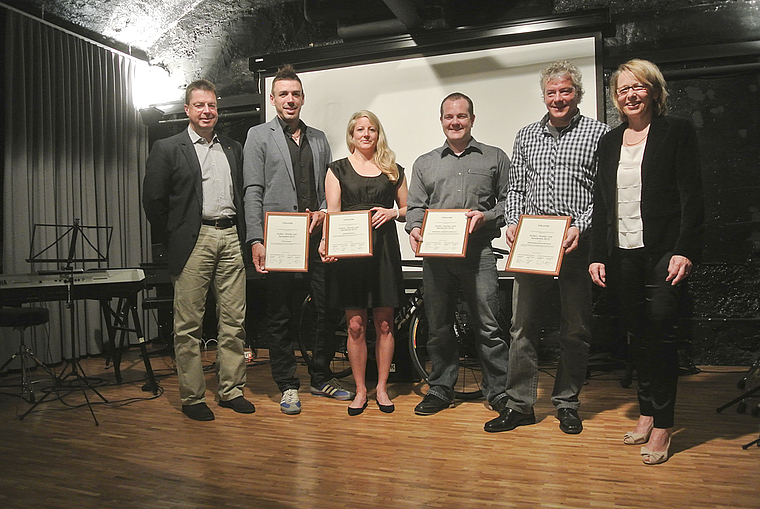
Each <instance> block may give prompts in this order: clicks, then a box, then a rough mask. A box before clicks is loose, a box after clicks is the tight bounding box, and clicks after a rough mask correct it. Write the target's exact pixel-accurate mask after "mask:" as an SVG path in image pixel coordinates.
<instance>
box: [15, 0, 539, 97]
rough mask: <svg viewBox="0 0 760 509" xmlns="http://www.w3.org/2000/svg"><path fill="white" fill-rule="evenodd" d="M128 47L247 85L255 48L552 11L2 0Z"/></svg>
mask: <svg viewBox="0 0 760 509" xmlns="http://www.w3.org/2000/svg"><path fill="white" fill-rule="evenodd" d="M5 1H6V2H7V3H8V4H9V5H11V6H16V7H19V8H21V9H23V10H26V11H29V12H33V13H35V14H37V15H40V14H41V15H42V17H43V18H44V19H46V20H48V21H51V22H53V23H56V22H57V21H62V22H63V23H64V24H67V23H70V24H71V26H72V27H75V28H76V27H80V28H82V29H83V30H84V31H85V32H90V33H93V34H97V35H99V36H101V37H103V38H104V39H105V40H106V41H113V42H114V43H115V44H117V45H123V47H125V48H128V50H127V51H128V52H132V53H133V54H139V55H141V56H144V57H146V58H147V59H148V60H149V61H150V62H151V63H152V64H154V65H157V66H160V67H162V68H163V69H165V70H166V71H167V72H168V73H169V74H170V75H172V76H174V77H175V78H176V79H177V80H178V81H181V82H185V83H187V82H188V81H190V80H192V79H197V78H200V77H203V78H208V79H212V80H215V81H221V82H223V83H224V84H225V85H226V86H227V87H231V88H232V89H233V91H234V89H235V88H248V87H249V85H250V82H251V80H252V79H253V77H252V76H250V73H249V71H248V69H247V59H248V57H250V56H253V55H260V54H268V53H274V52H279V51H286V50H292V49H299V48H303V47H308V46H310V45H314V44H317V45H322V44H336V43H340V42H341V41H345V40H349V39H354V38H362V37H371V36H377V35H380V34H386V35H387V34H392V33H402V32H403V33H412V34H415V33H429V32H431V31H440V30H447V29H454V28H456V27H462V26H477V25H482V24H487V23H494V22H497V21H504V20H509V19H519V18H524V17H530V16H542V15H546V14H549V13H551V11H552V5H553V1H552V0H469V1H461V0H360V1H359V0H235V1H229V0H205V1H203V2H200V1H198V0H139V1H136V0H5Z"/></svg>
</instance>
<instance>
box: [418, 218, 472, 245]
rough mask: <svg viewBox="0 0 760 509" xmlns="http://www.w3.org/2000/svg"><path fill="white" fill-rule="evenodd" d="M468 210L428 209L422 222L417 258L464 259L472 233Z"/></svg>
mask: <svg viewBox="0 0 760 509" xmlns="http://www.w3.org/2000/svg"><path fill="white" fill-rule="evenodd" d="M467 212H469V210H468V209H428V210H426V211H425V218H424V219H423V221H422V230H421V232H420V233H421V234H422V242H420V243H419V245H418V246H417V252H416V254H417V256H455V257H463V256H464V255H465V253H466V252H467V240H468V238H469V231H470V218H469V217H467Z"/></svg>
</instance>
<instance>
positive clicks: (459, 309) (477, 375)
mask: <svg viewBox="0 0 760 509" xmlns="http://www.w3.org/2000/svg"><path fill="white" fill-rule="evenodd" d="M493 250H494V253H495V254H496V256H497V258H500V257H502V256H504V255H505V254H507V252H506V251H504V250H502V249H499V248H495V247H494V248H493ZM403 264H404V265H405V266H407V267H420V266H421V265H422V262H421V261H420V260H405V261H404V262H403ZM420 275H421V273H420ZM334 312H338V313H340V314H341V315H343V316H342V317H341V319H340V320H339V321H338V323H339V325H338V327H337V328H336V332H335V334H336V337H337V342H336V344H337V348H336V352H335V356H334V358H333V361H332V365H331V367H332V369H333V374H334V375H335V376H336V377H337V378H343V377H346V376H348V375H349V374H351V366H350V364H349V361H348V354H347V351H346V340H347V338H348V334H347V332H346V320H345V315H344V314H343V313H342V311H334ZM468 312H469V310H468V308H467V304H466V302H465V301H464V300H463V299H462V297H461V295H460V296H458V297H457V303H456V306H455V310H454V323H453V324H452V328H453V331H454V336H455V337H456V340H457V345H458V349H459V376H458V378H457V383H456V385H455V387H454V395H455V396H456V398H457V399H462V400H472V399H478V398H481V397H482V396H483V392H482V389H481V380H482V373H481V369H482V368H481V364H480V359H479V357H478V353H477V348H476V345H477V340H476V338H475V337H474V333H473V331H472V328H471V327H470V325H469V324H468V318H467V315H468ZM313 316H314V304H313V301H312V298H311V295H307V296H306V298H305V299H304V301H303V304H302V306H301V318H300V321H299V334H298V342H299V349H300V351H301V356H302V358H303V360H304V361H305V362H306V363H307V364H308V365H309V366H313V362H314V361H313V355H312V351H313V344H314V334H313V332H314V330H313V327H310V324H311V323H312V322H313ZM368 318H369V320H368V324H367V352H368V356H369V359H368V361H369V360H370V359H372V358H373V356H372V355H373V352H374V348H373V347H372V345H374V338H375V331H374V327H373V326H372V323H371V313H369V314H368ZM497 320H498V321H499V325H500V326H501V328H502V330H503V331H504V334H505V336H506V335H507V334H508V333H509V327H508V324H509V321H508V320H507V317H506V316H505V315H504V312H503V311H502V310H500V311H499V315H498V316H497ZM394 322H395V330H396V334H397V335H399V336H400V335H402V334H403V333H404V332H405V331H407V337H408V348H409V354H410V356H411V359H412V364H413V365H414V368H415V370H416V371H417V373H418V374H419V376H420V377H421V378H422V379H423V380H424V381H425V382H427V380H428V377H429V376H430V371H431V362H430V357H429V355H428V353H427V341H428V325H427V317H426V316H425V309H424V288H423V285H422V281H421V279H420V284H419V285H418V286H417V287H416V288H415V289H414V291H413V292H412V293H411V294H409V297H408V299H407V301H406V302H405V303H404V305H403V306H401V307H399V309H398V310H397V311H396V314H395V318H394ZM507 339H508V338H507Z"/></svg>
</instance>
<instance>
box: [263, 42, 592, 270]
mask: <svg viewBox="0 0 760 509" xmlns="http://www.w3.org/2000/svg"><path fill="white" fill-rule="evenodd" d="M596 48H597V44H596V38H595V37H594V36H588V37H579V38H574V39H563V40H556V41H549V42H534V43H529V44H522V45H517V46H507V47H499V48H491V49H483V50H477V51H467V52H462V53H452V54H446V55H439V56H432V57H418V58H409V59H402V60H395V61H392V62H381V63H373V64H366V65H356V66H350V67H342V68H338V69H326V70H317V71H308V72H303V73H299V76H300V78H301V80H302V81H303V86H304V95H305V102H304V107H303V110H302V113H301V118H302V119H303V121H304V122H306V124H307V125H310V126H313V127H316V128H318V129H321V130H323V131H324V132H325V133H326V134H327V138H328V140H329V142H330V146H331V148H332V153H333V159H339V158H342V157H345V156H347V155H348V148H347V147H346V142H345V130H346V125H347V123H348V119H349V118H350V116H351V114H353V113H354V112H355V111H357V110H360V109H368V110H370V111H372V112H374V113H375V114H377V116H378V117H379V118H380V121H381V122H382V124H383V127H384V128H385V130H386V134H387V137H388V142H389V144H390V147H391V148H392V149H393V151H394V152H396V156H397V162H398V163H399V164H401V165H402V166H403V167H404V168H405V169H406V170H407V172H408V173H407V179H408V178H409V177H410V176H411V167H412V164H413V163H414V160H415V159H416V158H417V157H418V156H419V155H421V154H424V153H425V152H428V151H430V150H432V149H434V148H436V147H438V146H441V145H442V144H443V143H444V141H445V138H444V136H443V132H442V130H441V124H440V121H439V107H440V103H441V100H442V99H443V98H444V97H445V96H446V95H448V94H449V93H451V92H462V93H464V94H467V95H468V96H470V97H471V98H472V100H473V102H474V104H475V123H474V126H473V136H474V137H475V139H477V140H478V141H481V142H483V143H487V144H490V145H495V146H498V147H501V148H502V149H504V151H505V152H506V153H507V154H508V155H510V156H511V154H512V143H513V141H514V137H515V134H516V133H517V131H518V130H519V129H520V128H521V127H522V126H524V125H526V124H529V123H531V122H535V121H537V120H539V119H540V118H541V117H542V116H543V115H544V114H545V113H546V108H545V106H544V104H543V100H542V97H541V90H540V87H539V79H538V75H539V72H540V71H541V69H543V68H544V67H545V66H546V65H547V64H548V63H550V62H552V61H555V60H559V59H566V60H570V61H572V62H573V63H575V64H576V65H577V66H578V67H579V68H580V70H581V71H582V73H583V78H584V79H583V85H584V88H585V94H584V96H583V102H582V103H581V105H580V108H581V112H582V113H583V114H585V115H587V116H589V117H593V118H597V117H598V115H599V113H598V112H599V108H598V107H597V101H598V97H599V95H598V92H599V90H598V89H599V87H600V86H601V85H600V84H601V77H602V75H601V72H602V71H601V65H597V58H596ZM296 71H298V69H296ZM271 85H272V79H271V77H269V78H267V79H266V88H265V90H266V95H269V91H270V90H271ZM266 104H267V108H266V117H267V121H268V120H271V119H272V118H274V115H275V111H274V108H273V107H271V104H270V103H269V101H268V100H267V101H266ZM600 120H602V119H600ZM398 231H399V238H400V240H401V242H400V244H401V248H402V256H403V258H404V259H409V258H413V257H414V254H413V252H412V250H411V248H410V247H409V241H408V236H407V235H406V233H405V232H404V230H403V224H399V226H398ZM494 245H495V246H499V247H506V244H505V242H504V236H503V234H502V237H501V238H499V239H496V240H495V241H494ZM504 264H505V261H504V260H502V261H501V263H500V264H499V269H500V270H502V269H503V267H504Z"/></svg>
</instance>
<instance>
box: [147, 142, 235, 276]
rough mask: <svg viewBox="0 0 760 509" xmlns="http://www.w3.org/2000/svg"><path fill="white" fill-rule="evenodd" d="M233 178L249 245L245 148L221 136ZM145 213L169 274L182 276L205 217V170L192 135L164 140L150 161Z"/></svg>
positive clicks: (152, 152)
mask: <svg viewBox="0 0 760 509" xmlns="http://www.w3.org/2000/svg"><path fill="white" fill-rule="evenodd" d="M217 136H218V137H219V141H220V143H221V144H222V148H223V149H224V153H225V155H226V156H227V161H229V163H230V171H231V172H232V189H233V197H232V198H233V201H234V203H235V209H236V210H237V214H238V225H237V229H238V235H239V236H240V237H241V241H242V240H243V239H245V225H244V224H242V223H243V221H242V220H241V218H242V216H243V215H244V212H243V200H242V196H241V194H242V193H241V191H242V147H241V146H240V143H238V142H236V141H235V140H232V139H230V138H227V137H226V136H221V135H217ZM143 208H144V209H145V215H146V216H147V217H148V221H150V224H151V227H152V229H153V237H154V238H155V239H160V241H161V242H162V243H163V244H164V246H165V247H166V249H167V253H168V262H169V273H170V274H171V275H173V276H176V275H179V273H180V272H182V269H183V268H184V266H185V263H186V262H187V259H188V258H189V257H190V253H192V251H193V248H194V247H195V242H196V240H197V239H198V232H199V231H200V229H201V219H202V214H203V188H202V184H201V164H200V162H199V161H198V155H197V154H196V152H195V147H193V142H192V141H191V140H190V135H188V134H187V129H185V130H183V131H182V132H181V133H179V134H176V135H174V136H171V137H169V138H165V139H163V140H158V141H157V142H156V143H154V144H153V149H152V150H151V151H150V155H149V156H148V162H147V163H146V169H145V180H144V182H143Z"/></svg>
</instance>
